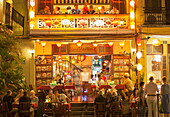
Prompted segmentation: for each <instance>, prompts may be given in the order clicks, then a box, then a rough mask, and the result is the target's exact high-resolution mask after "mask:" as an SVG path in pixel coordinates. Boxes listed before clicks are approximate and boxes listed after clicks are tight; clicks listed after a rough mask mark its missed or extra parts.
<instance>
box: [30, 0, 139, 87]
mask: <svg viewBox="0 0 170 117" xmlns="http://www.w3.org/2000/svg"><path fill="white" fill-rule="evenodd" d="M86 2H87V3H88V5H87V7H88V8H89V7H90V5H93V9H94V10H95V13H94V14H88V13H87V14H86V13H83V11H82V9H83V8H84V6H85V4H84V3H86ZM75 4H77V5H78V8H79V9H80V11H81V12H80V14H74V13H70V12H71V11H70V10H71V9H73V8H74V5H75ZM134 4H135V3H134V1H133V0H112V1H109V0H96V1H93V0H92V1H90V0H89V1H83V0H73V1H72V0H66V1H65V0H57V1H55V0H37V1H35V0H30V35H31V39H32V40H34V41H35V43H34V46H35V60H36V62H37V63H36V65H35V66H36V75H35V76H36V81H37V82H36V85H41V84H49V83H52V82H53V81H54V79H55V77H56V75H57V74H61V72H63V71H64V72H65V77H66V76H67V75H70V76H67V78H68V79H70V77H73V75H74V74H73V73H74V72H75V71H77V70H78V72H82V69H83V67H87V68H90V69H88V70H89V72H91V73H92V74H93V75H95V74H97V72H105V75H107V74H112V75H113V76H114V77H115V78H121V76H122V75H124V74H125V73H129V74H131V75H132V74H135V71H133V70H132V69H131V68H130V62H131V61H132V56H134V55H132V49H131V47H133V48H136V45H135V36H134V33H135V30H134V29H135V16H134V15H135V14H134ZM46 6H48V8H47V9H48V11H49V12H50V13H49V14H44V13H41V12H40V11H41V10H43V9H44V8H45V7H46ZM56 7H60V11H61V12H62V13H60V14H54V12H53V10H54V9H55V8H56ZM70 7H71V9H70ZM103 8H105V13H102V9H103ZM112 8H117V11H118V12H115V13H111V10H112ZM66 12H67V13H66ZM100 57H101V58H100ZM41 60H42V61H41ZM134 60H135V59H134ZM43 61H45V62H44V63H43ZM48 61H50V62H49V63H47V62H48ZM134 62H135V61H134ZM43 64H44V65H43ZM96 69H97V70H96ZM37 70H38V71H37ZM74 70H75V71H74ZM134 79H135V77H134ZM66 82H67V81H66Z"/></svg>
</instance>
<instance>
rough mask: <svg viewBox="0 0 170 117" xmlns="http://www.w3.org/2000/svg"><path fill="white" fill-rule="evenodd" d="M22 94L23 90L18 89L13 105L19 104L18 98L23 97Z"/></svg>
mask: <svg viewBox="0 0 170 117" xmlns="http://www.w3.org/2000/svg"><path fill="white" fill-rule="evenodd" d="M23 92H24V90H23V89H20V90H19V91H18V95H17V96H16V97H15V103H19V98H20V97H22V96H23V95H24V93H23Z"/></svg>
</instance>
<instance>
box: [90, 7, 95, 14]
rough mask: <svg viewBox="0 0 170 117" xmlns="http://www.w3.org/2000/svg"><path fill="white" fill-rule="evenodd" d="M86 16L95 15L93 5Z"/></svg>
mask: <svg viewBox="0 0 170 117" xmlns="http://www.w3.org/2000/svg"><path fill="white" fill-rule="evenodd" d="M88 14H95V10H94V9H93V5H90V6H89V10H88Z"/></svg>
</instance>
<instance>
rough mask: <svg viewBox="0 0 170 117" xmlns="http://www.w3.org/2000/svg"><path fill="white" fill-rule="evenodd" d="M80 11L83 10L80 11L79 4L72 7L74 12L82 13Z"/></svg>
mask: <svg viewBox="0 0 170 117" xmlns="http://www.w3.org/2000/svg"><path fill="white" fill-rule="evenodd" d="M80 13H81V11H80V9H78V5H77V4H75V5H74V9H72V14H80Z"/></svg>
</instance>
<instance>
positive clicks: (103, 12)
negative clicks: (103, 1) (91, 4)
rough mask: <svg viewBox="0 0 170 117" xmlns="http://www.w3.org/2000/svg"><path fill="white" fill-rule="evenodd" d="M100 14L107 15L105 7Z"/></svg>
mask: <svg viewBox="0 0 170 117" xmlns="http://www.w3.org/2000/svg"><path fill="white" fill-rule="evenodd" d="M100 14H107V11H106V9H105V6H102V7H101V10H100Z"/></svg>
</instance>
